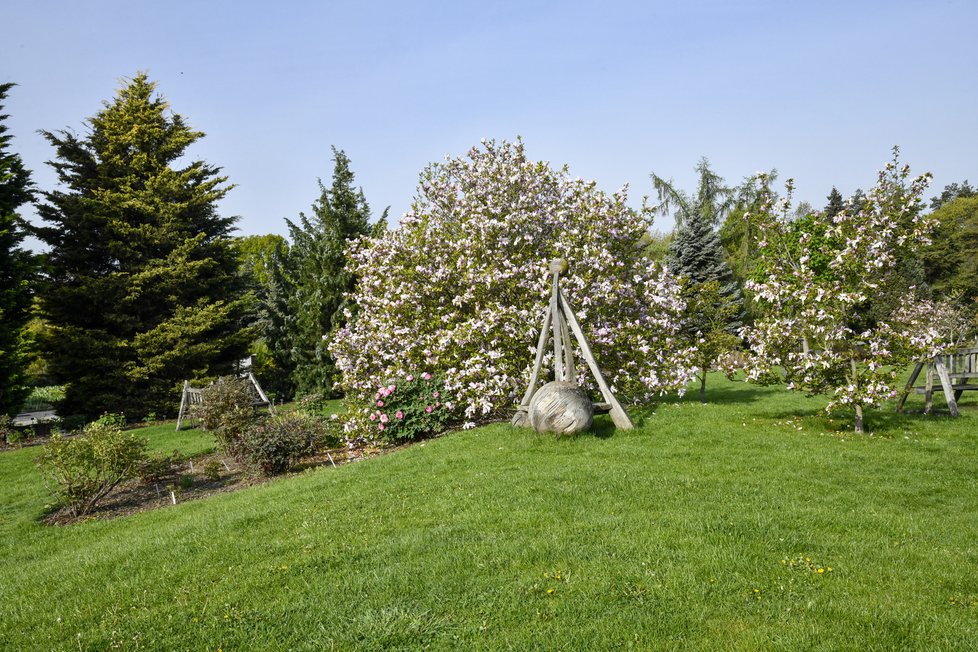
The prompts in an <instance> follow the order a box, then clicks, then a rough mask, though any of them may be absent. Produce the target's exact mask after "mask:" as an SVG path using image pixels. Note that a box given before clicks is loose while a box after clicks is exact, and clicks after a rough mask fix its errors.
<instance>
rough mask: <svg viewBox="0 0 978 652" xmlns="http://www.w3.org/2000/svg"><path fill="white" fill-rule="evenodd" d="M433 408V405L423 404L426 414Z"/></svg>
mask: <svg viewBox="0 0 978 652" xmlns="http://www.w3.org/2000/svg"><path fill="white" fill-rule="evenodd" d="M433 409H434V408H433V407H431V406H430V405H427V406H425V409H424V411H425V412H427V413H428V414H431V411H432V410H433Z"/></svg>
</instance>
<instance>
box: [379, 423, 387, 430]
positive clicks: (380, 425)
mask: <svg viewBox="0 0 978 652" xmlns="http://www.w3.org/2000/svg"><path fill="white" fill-rule="evenodd" d="M386 427H387V426H385V425H384V424H382V423H378V424H377V428H378V429H379V430H383V429H384V428H386Z"/></svg>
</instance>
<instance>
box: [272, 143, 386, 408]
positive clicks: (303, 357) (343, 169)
mask: <svg viewBox="0 0 978 652" xmlns="http://www.w3.org/2000/svg"><path fill="white" fill-rule="evenodd" d="M333 161H334V168H333V182H332V184H331V186H330V187H328V188H327V187H326V186H325V185H323V183H322V181H320V182H319V191H320V195H319V199H318V200H317V201H316V202H315V203H314V204H313V206H312V216H311V217H307V216H306V215H305V214H304V213H300V214H299V220H298V223H295V222H292V221H291V220H286V223H287V224H288V227H289V236H290V238H291V240H292V244H291V247H290V249H289V251H288V254H287V255H286V256H283V257H282V259H281V265H280V268H281V269H280V273H279V274H278V275H277V277H276V283H278V284H280V285H282V286H283V287H282V290H284V296H283V293H278V294H277V296H276V297H274V298H272V299H270V300H269V301H268V302H266V306H265V320H266V323H267V324H268V325H269V326H270V327H272V328H274V329H277V334H276V335H275V336H274V337H276V338H277V341H275V342H272V341H271V337H272V336H270V345H271V346H272V348H273V349H277V353H276V357H277V358H280V359H283V360H286V359H287V360H288V362H287V364H288V365H289V367H290V369H291V372H292V380H293V384H294V386H295V390H296V392H297V394H299V395H304V394H310V393H313V392H324V393H326V394H333V393H334V390H333V385H334V383H335V382H336V380H338V377H339V376H338V372H337V369H336V363H335V361H334V359H333V357H332V355H331V354H330V353H329V350H328V346H329V342H330V340H331V337H332V334H333V333H334V332H335V331H336V330H337V329H339V328H340V327H342V326H343V325H344V324H345V323H346V317H345V316H344V312H345V308H347V307H348V306H347V305H346V298H345V296H344V295H345V294H346V293H347V292H350V291H352V290H353V287H354V284H355V282H356V279H355V278H354V276H353V274H352V272H351V271H350V270H348V269H347V264H346V262H347V261H346V254H345V251H346V248H347V246H348V245H349V244H350V242H351V241H352V240H354V239H356V238H359V237H361V236H367V235H370V234H371V232H372V228H371V226H370V207H369V205H368V204H367V200H366V198H365V197H364V194H363V190H362V189H358V188H355V187H354V183H353V182H354V176H353V171H352V170H350V159H349V158H348V157H347V156H346V154H345V153H344V152H343V151H342V150H337V149H336V148H335V147H334V148H333ZM386 216H387V212H386V211H384V216H383V217H382V218H381V220H382V221H386ZM277 292H278V291H277ZM283 298H284V299H285V305H284V306H283V305H282V299H283ZM276 302H277V304H278V305H276ZM283 310H284V311H286V312H283ZM283 354H285V355H283Z"/></svg>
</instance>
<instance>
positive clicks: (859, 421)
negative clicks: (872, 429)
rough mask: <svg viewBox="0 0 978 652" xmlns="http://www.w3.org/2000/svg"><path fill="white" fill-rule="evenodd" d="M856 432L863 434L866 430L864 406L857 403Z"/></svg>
mask: <svg viewBox="0 0 978 652" xmlns="http://www.w3.org/2000/svg"><path fill="white" fill-rule="evenodd" d="M856 432H857V433H859V434H862V433H864V432H866V431H865V430H863V406H862V405H860V404H859V403H856Z"/></svg>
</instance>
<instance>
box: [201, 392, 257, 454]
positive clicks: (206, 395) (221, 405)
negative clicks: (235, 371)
mask: <svg viewBox="0 0 978 652" xmlns="http://www.w3.org/2000/svg"><path fill="white" fill-rule="evenodd" d="M200 394H201V402H200V403H198V404H197V405H194V406H193V407H192V408H191V416H193V417H194V418H195V419H197V420H198V421H199V422H200V425H201V427H202V428H204V430H209V431H210V432H212V433H214V436H215V437H217V442H218V445H219V446H220V447H221V448H222V449H223V450H224V451H225V452H227V453H231V454H234V453H237V451H238V447H239V445H240V443H241V437H242V435H243V434H244V432H245V430H247V429H248V427H249V426H251V425H252V424H253V423H254V422H255V410H254V407H253V406H254V397H253V395H252V389H251V383H250V382H249V381H248V380H247V379H245V378H237V377H235V376H223V377H221V378H218V379H217V382H215V383H213V384H212V385H208V386H207V387H205V388H203V389H202V390H201V392H200Z"/></svg>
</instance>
